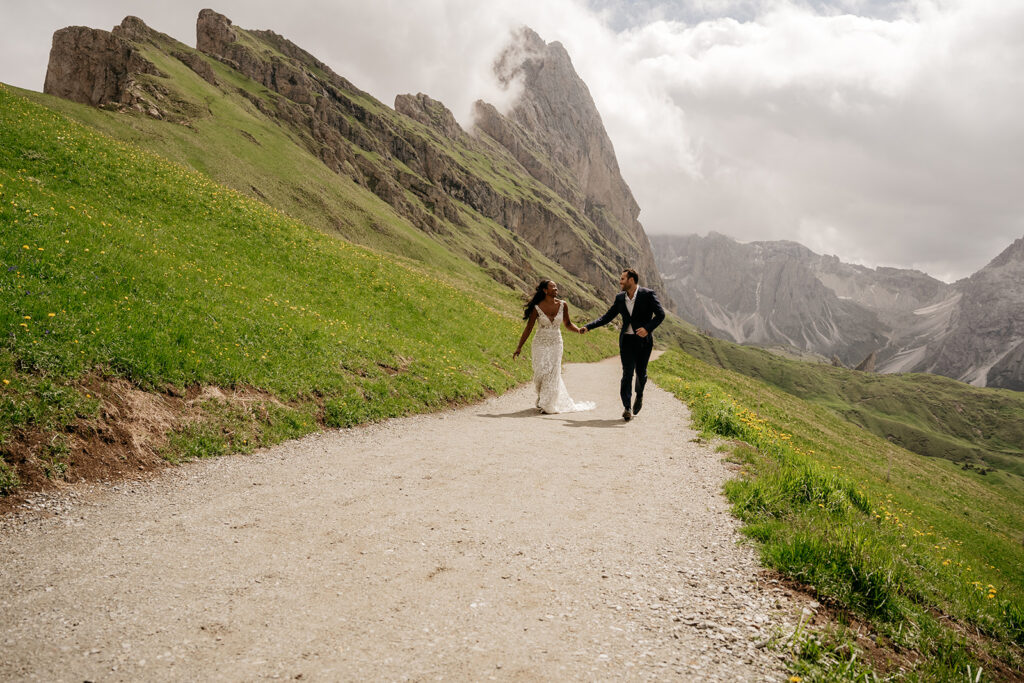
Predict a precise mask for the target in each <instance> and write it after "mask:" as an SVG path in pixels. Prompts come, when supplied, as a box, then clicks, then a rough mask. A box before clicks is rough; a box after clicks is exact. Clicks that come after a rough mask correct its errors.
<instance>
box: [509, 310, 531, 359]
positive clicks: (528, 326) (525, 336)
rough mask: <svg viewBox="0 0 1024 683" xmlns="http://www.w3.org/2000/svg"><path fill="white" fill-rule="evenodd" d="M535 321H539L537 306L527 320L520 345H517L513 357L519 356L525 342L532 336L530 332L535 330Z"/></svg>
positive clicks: (520, 338)
mask: <svg viewBox="0 0 1024 683" xmlns="http://www.w3.org/2000/svg"><path fill="white" fill-rule="evenodd" d="M535 322H537V309H536V308H535V309H533V310H532V311H530V317H529V318H528V319H527V321H526V329H525V330H523V336H521V337H519V346H517V347H516V350H515V351H513V352H512V357H513V358H516V357H518V356H519V353H520V352H521V351H522V350H523V344H525V343H526V340H527V339H529V338H530V332H532V331H533V324H534V323H535Z"/></svg>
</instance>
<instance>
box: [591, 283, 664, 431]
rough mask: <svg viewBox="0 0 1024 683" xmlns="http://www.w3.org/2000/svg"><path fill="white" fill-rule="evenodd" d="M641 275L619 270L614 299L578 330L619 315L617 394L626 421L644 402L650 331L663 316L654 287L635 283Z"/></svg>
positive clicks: (650, 342) (592, 326)
mask: <svg viewBox="0 0 1024 683" xmlns="http://www.w3.org/2000/svg"><path fill="white" fill-rule="evenodd" d="M639 281H640V277H639V276H638V275H637V274H636V271H635V270H633V269H632V268H628V269H626V270H624V271H622V276H621V277H620V278H619V286H620V287H621V288H622V291H621V292H620V293H619V294H616V295H615V302H614V303H612V307H611V308H609V309H608V312H607V313H605V314H604V315H602V316H601V317H600V318H598V319H597V320H595V321H594V322H592V323H587V325H586V326H584V327H583V329H581V330H580V334H584V333H586V332H587V331H588V330H592V329H594V328H595V327H601V326H602V325H607V324H608V323H610V322H611V321H612V320H613V319H614V318H615V316H617V315H621V316H622V331H621V332H619V358H621V359H622V384H621V385H620V386H619V395H620V396H622V406H623V408H624V410H623V411H622V419H623V420H625V421H626V422H629V421H630V419H631V418H632V417H633V416H634V415H636V414H637V413H639V412H640V408H642V407H643V405H644V385H645V384H647V361H649V360H650V359H651V351H652V350H653V349H654V337H652V336H651V332H654V328H655V327H657V326H658V325H660V324H661V321H662V320H664V319H665V309H663V308H662V307H661V302H660V301H658V297H657V295H656V294H655V293H654V291H653V290H650V289H647V288H646V287H640V286H638V283H639ZM634 372H635V373H636V401H634V402H633V407H632V409H631V408H630V406H629V401H630V398H631V392H630V385H631V384H632V383H633V373H634Z"/></svg>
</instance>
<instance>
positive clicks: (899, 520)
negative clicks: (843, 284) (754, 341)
mask: <svg viewBox="0 0 1024 683" xmlns="http://www.w3.org/2000/svg"><path fill="white" fill-rule="evenodd" d="M651 377H652V379H654V380H655V381H656V382H657V383H658V384H659V385H660V386H662V387H664V388H665V389H667V390H669V391H671V392H673V393H674V394H675V395H676V396H677V397H679V398H680V399H682V400H683V401H685V402H686V403H687V404H688V405H689V407H690V411H691V414H692V416H693V421H694V424H695V426H696V427H697V428H698V429H700V430H702V431H703V432H706V433H709V434H714V435H717V436H719V437H723V438H726V439H730V440H733V442H734V446H735V449H734V452H735V457H737V458H738V459H739V460H740V462H741V463H742V464H743V474H742V476H741V477H739V478H738V479H735V480H732V481H730V482H728V484H727V485H726V495H727V496H728V498H729V500H730V501H731V502H732V504H733V509H734V512H735V513H736V514H737V516H739V518H740V519H741V520H742V521H743V522H744V533H745V534H747V535H748V536H749V537H750V538H752V539H754V540H756V541H757V543H758V547H759V548H760V553H761V558H762V561H763V562H764V564H765V565H766V566H768V567H771V568H774V569H777V570H778V571H780V572H781V573H782V574H784V575H785V576H787V577H789V578H791V579H793V580H795V581H797V582H799V583H800V584H802V585H804V586H807V587H808V588H809V589H810V590H811V591H813V592H814V594H815V595H816V596H817V597H818V599H819V600H821V601H822V602H824V603H825V604H826V605H829V606H830V607H832V608H834V609H836V610H838V611H839V612H840V613H841V614H846V615H848V616H849V617H850V618H855V619H858V620H863V621H864V622H866V623H867V624H869V625H870V628H871V630H872V633H871V638H872V641H873V643H874V645H875V646H876V647H877V646H882V649H881V651H880V653H879V654H877V656H876V657H875V658H874V659H873V660H872V667H874V669H875V670H876V673H878V674H879V675H882V676H884V675H889V674H899V675H901V676H904V677H906V678H908V679H909V680H963V679H964V677H965V676H967V675H968V671H970V672H972V673H971V675H972V676H973V675H976V674H977V671H978V670H979V669H980V670H982V671H983V672H985V676H988V677H991V678H995V679H1013V678H1014V677H1015V676H1020V675H1021V671H1022V670H1021V663H1022V661H1024V660H1022V657H1021V653H1022V646H1024V600H1022V596H1024V547H1022V544H1021V538H1020V526H1019V520H1020V519H1024V501H1022V500H1021V499H1020V497H1019V496H1015V495H1013V494H1012V491H1011V490H1010V489H1007V488H1005V487H1001V486H999V485H996V484H994V483H993V484H990V483H988V482H987V481H984V480H983V479H984V478H982V477H977V476H974V475H971V474H970V473H965V472H963V471H962V470H960V469H959V468H957V467H956V466H954V465H953V464H952V463H949V462H947V461H944V460H933V459H928V458H924V457H921V456H918V455H916V454H914V453H910V452H908V451H906V450H904V449H902V448H899V447H898V446H895V445H893V444H892V443H890V442H888V441H886V440H884V439H881V438H878V437H876V436H874V435H872V434H870V433H868V432H866V431H864V430H863V429H861V428H859V427H857V426H855V425H853V424H851V423H850V422H848V421H846V420H844V419H843V418H841V417H840V416H838V415H837V414H836V413H834V412H832V411H831V410H829V409H827V408H825V407H823V406H819V405H816V404H814V403H810V402H808V401H804V400H802V399H799V398H797V397H795V396H793V395H791V394H789V393H786V392H784V391H781V390H778V389H775V388H773V387H770V386H768V385H766V384H764V383H762V382H759V381H757V380H754V379H752V378H750V377H746V376H744V375H740V374H738V373H734V372H731V371H728V370H723V369H721V368H717V367H713V366H711V365H708V364H706V363H704V362H702V361H700V360H697V359H695V358H693V357H691V356H689V355H686V354H684V353H682V352H680V351H670V352H668V353H666V354H665V355H664V356H662V357H661V358H660V359H658V361H656V362H655V363H653V364H652V365H651ZM1008 476H1014V475H1008ZM841 641H842V639H841V638H840V639H833V640H832V641H829V642H833V643H838V642H841ZM823 642H824V641H823ZM836 647H838V645H837V646H836ZM833 649H834V648H833ZM797 661H798V662H802V664H798V666H799V667H804V668H803V669H801V671H803V674H804V675H809V676H811V677H812V678H814V679H817V678H821V679H823V680H832V679H834V677H835V676H836V675H838V674H837V672H838V671H840V669H839V668H837V667H838V666H839V663H841V662H848V661H849V657H848V656H847V657H838V656H836V655H835V653H834V652H833V654H832V655H830V656H829V657H824V656H817V655H815V656H813V657H801V658H800V659H798V660H797ZM813 661H821V662H825V663H826V664H827V666H819V667H817V668H815V666H812V663H813ZM830 662H831V663H830ZM968 667H969V668H968ZM850 671H851V672H852V673H851V675H854V678H846V679H844V680H862V679H861V678H857V677H856V676H861V675H862V674H863V673H864V670H863V669H861V668H860V667H852V668H850Z"/></svg>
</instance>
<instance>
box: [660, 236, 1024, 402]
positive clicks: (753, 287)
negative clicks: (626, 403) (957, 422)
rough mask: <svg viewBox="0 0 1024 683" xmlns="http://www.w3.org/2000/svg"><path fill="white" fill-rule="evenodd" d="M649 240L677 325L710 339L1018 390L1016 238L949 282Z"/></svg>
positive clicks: (1020, 334)
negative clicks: (969, 273)
mask: <svg viewBox="0 0 1024 683" xmlns="http://www.w3.org/2000/svg"><path fill="white" fill-rule="evenodd" d="M651 241H652V243H653V244H654V246H655V253H656V254H657V255H658V264H659V267H660V269H661V271H662V276H663V277H664V278H665V281H666V287H667V289H668V291H669V292H670V293H671V294H672V296H673V297H674V300H675V302H676V308H677V310H678V312H679V314H680V316H682V317H683V318H684V319H686V320H689V321H690V322H692V323H694V324H695V325H697V326H698V327H700V328H701V329H704V330H706V331H709V332H710V333H712V334H714V335H715V336H719V337H722V338H725V339H729V340H731V341H735V342H738V343H747V344H756V345H759V346H777V345H781V346H784V347H788V348H791V349H793V350H795V351H799V352H810V353H814V354H818V355H820V356H823V357H825V358H828V357H830V356H833V355H834V356H837V357H838V358H839V359H840V361H841V362H842V363H843V364H844V365H846V366H848V367H857V369H863V370H866V371H870V370H872V369H873V370H877V371H879V372H930V373H934V374H940V375H944V376H947V377H952V378H954V379H959V380H961V381H964V382H969V383H971V384H975V385H977V386H995V387H1005V388H1010V389H1017V390H1024V239H1021V240H1017V241H1016V242H1014V244H1013V245H1011V246H1010V247H1009V248H1007V249H1006V250H1005V251H1004V252H1003V253H1002V254H1000V255H999V256H997V257H996V258H995V259H993V261H992V262H991V263H990V264H989V265H988V266H986V267H985V268H983V269H982V270H980V271H978V272H977V273H975V274H974V275H972V276H971V277H970V278H967V279H966V280H962V281H960V282H958V283H955V284H953V285H949V284H946V283H944V282H941V281H940V280H936V279H935V278H932V277H930V276H928V275H926V274H924V273H921V272H919V271H914V270H905V269H898V268H876V269H871V268H865V267H863V266H856V265H851V264H847V263H843V262H841V261H840V260H839V259H838V258H836V257H835V256H822V255H819V254H816V253H814V252H812V251H811V250H809V249H807V248H806V247H804V246H802V245H800V244H797V243H795V242H752V243H749V244H740V243H739V242H736V241H735V240H733V239H731V238H729V237H726V236H724V235H718V234H715V233H710V234H709V235H707V236H705V237H701V236H698V235H685V236H672V237H668V236H658V235H655V236H653V237H652V238H651Z"/></svg>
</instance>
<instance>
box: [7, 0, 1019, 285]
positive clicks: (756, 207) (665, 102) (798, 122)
mask: <svg viewBox="0 0 1024 683" xmlns="http://www.w3.org/2000/svg"><path fill="white" fill-rule="evenodd" d="M0 2H3V18H4V21H3V22H2V24H3V26H2V27H0V80H4V81H7V82H12V83H14V84H15V85H20V86H23V87H33V88H37V89H38V88H39V87H40V86H41V84H42V79H43V74H44V73H45V61H46V53H47V52H48V49H49V40H50V35H51V34H52V32H53V30H55V29H56V28H59V27H61V26H64V25H67V24H71V23H80V24H86V25H91V26H97V27H102V28H110V27H111V26H112V25H114V24H115V23H117V22H118V21H119V20H120V18H121V17H122V16H124V15H125V14H136V15H138V16H141V17H142V18H143V19H144V20H145V21H146V22H147V23H149V24H150V25H151V26H153V27H154V28H156V29H158V30H161V31H164V32H166V33H170V34H171V35H173V36H175V37H177V38H179V39H181V40H183V41H184V42H187V43H188V44H194V41H195V35H194V23H195V17H196V15H197V14H198V11H199V9H201V7H202V5H199V4H197V5H193V6H189V5H187V4H180V3H176V4H175V5H173V6H170V7H168V6H167V5H164V4H158V3H152V4H151V6H145V5H147V4H149V3H144V4H143V5H142V6H140V3H138V2H127V1H106V2H104V1H98V0H94V1H93V2H84V3H83V2H71V1H70V0H66V1H61V0H44V1H42V2H37V3H32V4H27V3H20V2H19V3H16V2H14V0H0ZM215 9H217V10H218V11H220V12H223V13H224V14H227V15H228V16H229V17H231V18H232V19H233V20H234V21H235V23H236V24H238V25H240V26H242V27H246V28H271V29H273V30H274V31H276V32H278V33H280V34H282V35H285V36H286V37H288V38H290V39H292V40H293V41H294V42H296V43H298V44H299V45H301V46H302V47H304V48H306V49H307V50H309V51H310V52H312V53H313V54H315V55H317V56H318V57H320V58H321V59H323V61H325V62H327V63H328V64H330V65H331V66H332V67H333V68H334V69H335V70H336V71H337V72H338V73H340V74H342V75H344V76H346V77H347V78H349V80H351V81H352V82H353V83H355V84H356V85H357V86H359V87H361V88H363V89H365V90H367V91H369V92H370V93H371V94H373V95H375V96H376V97H378V98H379V99H381V100H382V101H384V102H386V103H388V104H391V103H392V102H393V99H394V96H395V95H396V94H399V93H404V92H413V93H415V92H425V93H427V94H429V95H431V96H432V97H435V98H436V99H440V100H441V101H443V102H445V103H446V104H447V105H448V106H449V108H451V109H452V111H453V112H454V113H455V114H456V116H457V117H458V118H459V119H460V120H461V121H463V122H466V121H467V120H468V117H469V112H470V109H471V104H472V102H473V101H474V100H475V99H476V98H478V97H482V98H483V99H486V100H488V101H491V102H494V103H495V104H499V105H500V104H501V99H502V98H503V97H507V94H503V93H502V92H501V90H500V89H499V88H498V87H497V85H496V84H495V83H494V81H493V79H492V77H491V74H490V66H491V64H492V62H493V60H494V58H495V56H496V55H497V54H498V52H499V51H500V50H501V48H502V47H503V46H504V44H505V41H506V40H507V38H508V36H509V34H510V32H511V30H512V29H514V28H516V27H518V26H520V25H524V24H525V25H528V26H530V27H532V28H533V29H535V30H536V31H537V32H538V33H539V34H540V35H541V36H542V37H543V38H544V39H545V40H547V41H554V40H558V41H561V42H562V43H563V44H564V45H565V47H566V49H567V50H568V52H569V54H570V55H571V56H572V59H573V63H574V64H575V66H576V68H577V70H578V71H579V73H580V75H581V76H582V77H583V79H584V80H585V81H586V83H587V84H588V86H589V88H590V91H591V93H592V94H593V96H594V99H595V101H596V103H597V106H598V109H599V110H600V112H601V114H602V117H603V119H604V122H605V126H606V128H607V129H608V133H609V136H610V137H611V139H612V141H613V144H614V145H615V149H616V152H617V154H618V157H619V163H620V167H621V169H622V172H623V175H624V176H625V178H626V180H627V182H629V184H630V186H631V187H632V189H633V192H634V194H635V195H636V198H637V201H638V202H639V204H640V206H641V209H642V213H641V216H640V218H641V221H643V223H644V225H645V226H646V227H647V229H648V231H649V232H652V233H667V232H680V233H685V232H705V231H706V230H710V229H714V230H717V231H719V232H724V233H727V234H731V235H733V236H735V237H737V238H739V239H742V240H756V239H794V240H798V241H802V242H804V243H805V244H807V246H809V247H811V248H813V249H815V250H817V251H823V252H830V253H836V254H837V255H839V256H840V257H841V258H844V259H847V260H850V261H856V262H862V263H868V264H884V265H896V266H904V267H918V268H921V269H924V270H927V271H928V272H930V273H932V274H934V275H936V276H939V277H944V278H947V279H950V278H956V277H960V276H964V275H967V274H969V273H970V272H973V271H974V270H976V269H977V268H979V267H981V266H982V265H984V264H985V263H986V262H987V261H988V260H989V259H991V258H992V257H994V256H995V255H996V253H998V252H999V251H1001V250H1002V249H1003V248H1004V247H1005V246H1007V245H1008V244H1009V243H1010V242H1011V241H1012V240H1013V239H1015V238H1017V237H1020V236H1021V235H1022V234H1024V202H1022V201H1021V200H1020V199H1019V198H1018V195H1019V194H1020V192H1019V188H1020V187H1021V186H1022V185H1024V123H1022V117H1020V115H1019V112H1020V111H1021V108H1022V105H1024V41H1020V40H1019V36H1020V35H1022V34H1024V3H1018V2H1005V1H1004V0H905V1H903V2H886V1H883V0H695V1H693V2H687V3H674V2H673V3H670V2H663V1H661V0H634V1H632V2H625V1H624V0H590V2H589V3H586V4H585V3H584V2H583V0H520V1H519V2H516V3H511V2H503V3H480V2H477V1H476V0H381V1H379V2H374V3H361V2H354V1H350V2H344V3H339V2H333V1H328V0H293V2H292V3H290V4H289V7H288V11H286V12H285V11H282V9H281V5H280V4H279V3H278V2H276V1H275V2H269V0H257V1H251V2H243V1H242V0H229V1H226V2H223V3H220V4H219V5H218V6H216V7H215Z"/></svg>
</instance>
